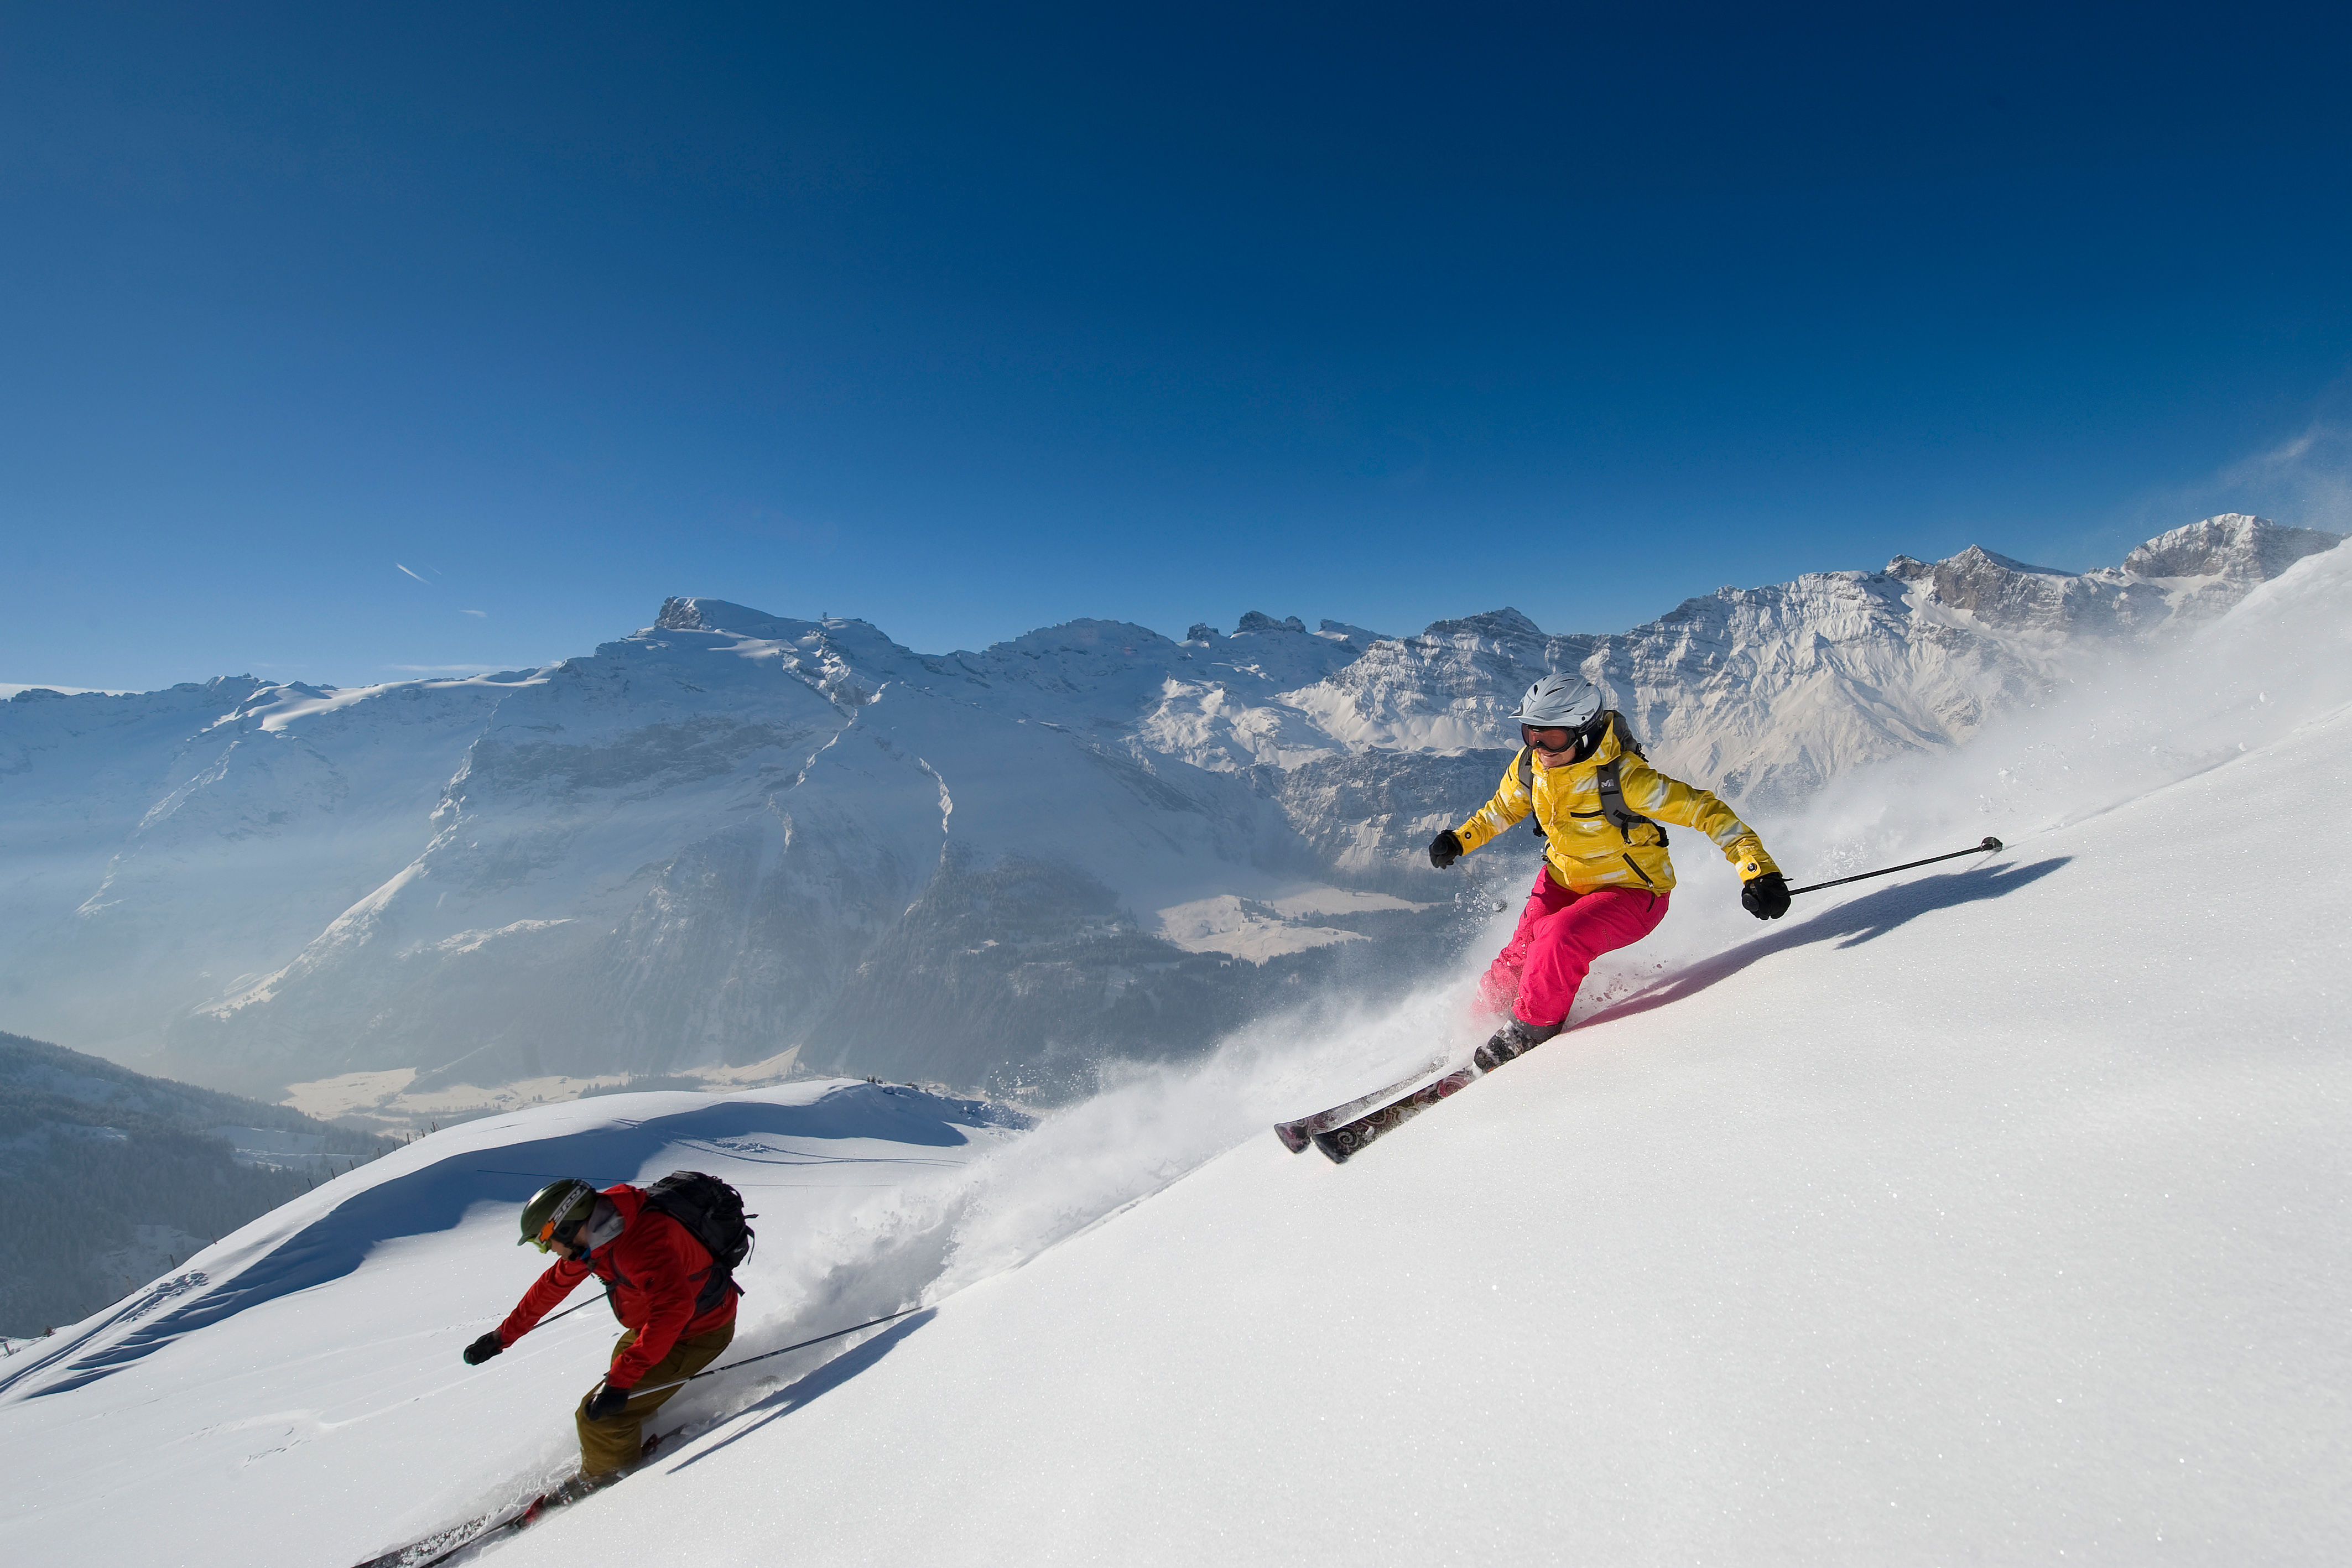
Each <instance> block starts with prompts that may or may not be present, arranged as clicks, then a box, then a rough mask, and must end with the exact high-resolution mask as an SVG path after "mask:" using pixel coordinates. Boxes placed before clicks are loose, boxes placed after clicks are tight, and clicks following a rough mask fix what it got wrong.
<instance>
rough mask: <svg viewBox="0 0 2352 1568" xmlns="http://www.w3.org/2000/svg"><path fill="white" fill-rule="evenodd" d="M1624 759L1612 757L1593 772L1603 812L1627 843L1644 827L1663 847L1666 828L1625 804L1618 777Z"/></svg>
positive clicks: (1637, 755)
mask: <svg viewBox="0 0 2352 1568" xmlns="http://www.w3.org/2000/svg"><path fill="white" fill-rule="evenodd" d="M1618 738H1619V739H1620V740H1622V739H1623V738H1624V736H1623V732H1622V731H1620V732H1619V736H1618ZM1633 755H1634V756H1636V757H1639V756H1641V755H1642V754H1641V753H1640V752H1638V751H1637V752H1635V753H1634V754H1633ZM1624 760H1625V759H1624V758H1622V757H1612V758H1610V759H1609V760H1608V761H1606V762H1604V763H1602V764H1601V766H1600V767H1599V768H1596V769H1595V770H1594V772H1593V781H1594V782H1595V783H1597V784H1599V785H1600V786H1601V815H1602V816H1603V817H1606V818H1607V819H1608V820H1609V824H1610V826H1612V827H1613V828H1615V829H1616V830H1617V831H1618V832H1619V834H1620V835H1622V837H1623V838H1624V840H1625V841H1626V842H1627V843H1629V844H1630V843H1632V842H1633V830H1634V829H1635V828H1637V827H1644V828H1648V829H1650V830H1652V831H1654V832H1655V833H1656V834H1657V835H1658V845H1659V847H1660V848H1662V849H1663V848H1664V847H1665V842H1666V830H1665V829H1664V828H1662V827H1659V826H1658V824H1657V823H1655V822H1654V821H1651V820H1650V819H1649V818H1647V817H1644V816H1643V815H1642V814H1641V813H1640V812H1639V811H1635V810H1632V809H1631V808H1630V807H1628V806H1627V805H1626V804H1625V789H1624V786H1623V785H1622V783H1621V782H1620V781H1619V777H1618V769H1619V768H1621V767H1622V765H1623V763H1624Z"/></svg>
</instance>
